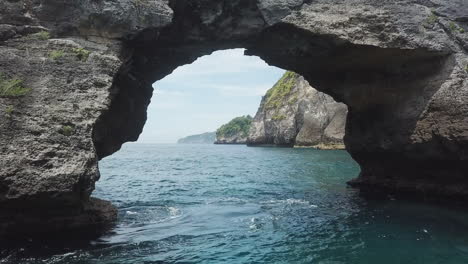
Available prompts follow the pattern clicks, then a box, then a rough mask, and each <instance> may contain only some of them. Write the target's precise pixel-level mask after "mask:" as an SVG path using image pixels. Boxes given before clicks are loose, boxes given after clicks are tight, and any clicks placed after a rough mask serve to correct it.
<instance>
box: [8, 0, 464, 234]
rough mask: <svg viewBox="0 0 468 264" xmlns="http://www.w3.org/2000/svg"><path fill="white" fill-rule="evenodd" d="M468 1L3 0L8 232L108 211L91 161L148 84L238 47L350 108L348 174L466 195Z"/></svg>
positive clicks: (375, 185) (77, 224) (384, 186)
mask: <svg viewBox="0 0 468 264" xmlns="http://www.w3.org/2000/svg"><path fill="white" fill-rule="evenodd" d="M467 10H468V2H467V1H462V0H457V1H455V0H454V1H445V0H400V1H381V0H316V1H309V0H288V1H272V0H232V1H217V0H177V1H176V0H154V1H136V0H120V1H96V0H81V1H63V0H47V1H45V0H23V1H11V0H0V72H1V73H2V77H1V78H2V81H1V84H0V237H2V238H4V237H6V236H7V235H13V236H15V237H16V236H18V235H19V234H24V235H25V236H27V237H29V236H30V235H31V234H34V233H36V234H37V233H38V234H41V233H42V234H44V233H46V234H52V233H54V234H58V233H59V232H58V231H63V232H64V231H70V230H75V231H77V230H82V229H83V228H88V229H87V230H91V229H95V227H97V226H100V224H102V223H104V222H108V221H109V220H110V219H113V218H115V209H113V208H112V206H110V205H109V203H106V202H98V201H97V200H94V199H92V198H90V195H91V193H92V191H93V189H94V183H95V182H96V181H97V180H98V179H99V169H98V160H99V159H102V158H104V157H106V156H108V155H111V154H112V153H114V152H115V151H117V150H119V148H120V147H121V146H122V144H123V143H125V142H128V141H135V140H137V139H138V136H139V134H140V133H141V131H142V128H143V126H144V124H145V121H146V109H147V107H148V104H149V102H150V100H151V96H152V92H153V88H152V84H153V83H154V82H155V81H157V80H160V79H162V78H163V77H165V76H167V75H168V74H170V73H171V72H172V71H174V70H175V69H176V68H177V67H178V66H181V65H184V64H187V63H191V62H193V61H195V60H196V59H197V58H198V57H200V56H203V55H207V54H210V53H211V52H213V51H215V50H220V49H229V48H245V49H246V54H248V55H256V56H260V57H261V58H262V59H264V60H265V61H266V62H267V63H269V64H271V65H274V66H277V67H281V68H284V69H288V70H291V71H294V72H297V73H298V74H300V75H302V76H304V78H305V79H306V80H307V81H308V82H309V83H310V84H311V85H312V86H313V87H314V88H316V89H317V90H319V91H321V92H324V93H326V94H328V95H330V96H332V97H333V98H334V99H336V100H337V101H339V102H343V103H344V104H346V105H347V106H348V118H347V123H346V135H345V144H346V149H347V150H348V151H349V153H350V154H351V155H352V157H353V158H354V159H355V160H356V161H357V162H358V163H359V165H360V167H361V174H360V175H359V177H358V178H357V180H355V181H353V183H352V184H353V186H357V187H360V188H362V189H370V190H379V191H382V190H384V191H389V192H396V193H400V192H406V193H412V194H419V195H421V196H424V197H425V198H430V197H454V196H457V197H468V179H467V177H466V175H467V174H468V153H467V151H466V150H467V149H468V103H467V102H468V16H467ZM457 199H458V198H457ZM89 227H93V228H89ZM98 230H100V228H98ZM63 232H62V234H64V233H63Z"/></svg>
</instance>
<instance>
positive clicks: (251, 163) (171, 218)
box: [0, 144, 468, 264]
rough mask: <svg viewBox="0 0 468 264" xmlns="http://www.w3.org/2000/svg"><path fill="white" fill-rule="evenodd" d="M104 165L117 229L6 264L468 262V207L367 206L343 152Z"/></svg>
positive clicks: (200, 152)
mask: <svg viewBox="0 0 468 264" xmlns="http://www.w3.org/2000/svg"><path fill="white" fill-rule="evenodd" d="M100 169H101V174H102V176H101V180H100V181H99V182H98V183H97V186H96V191H95V192H94V196H96V197H99V198H103V199H107V200H110V201H112V202H113V203H114V204H115V205H117V206H118V208H119V221H118V224H117V227H116V228H114V229H113V230H111V231H110V232H109V233H108V234H106V235H105V236H103V237H101V238H100V239H98V240H93V241H75V240H74V238H73V237H71V238H70V241H68V242H67V243H61V242H60V243H56V244H51V245H48V244H43V245H40V246H37V245H35V246H32V245H24V246H22V247H19V248H17V249H15V250H9V251H5V250H4V251H3V253H7V254H6V255H5V256H3V258H1V259H0V263H95V264H98V263H99V264H110V263H122V264H123V263H125V264H133V263H144V264H150V263H317V264H345V263H346V264H347V263H352V264H354V263H356V264H358V263H359V264H361V263H370V264H371V263H372V264H386V263H389V264H390V263H391V264H395V263H402V264H403V263H404V264H411V263H415V264H416V263H421V264H433V263H434V264H435V263H441V264H450V263H454V264H461V263H468V214H467V213H465V212H464V210H462V209H459V208H451V207H450V208H449V207H447V206H444V205H430V204H425V203H421V202H409V201H401V200H397V199H385V200H369V199H364V198H362V197H361V196H360V195H359V192H357V191H356V190H353V189H351V188H348V187H347V186H346V184H345V182H346V181H347V180H350V179H351V178H353V177H355V176H356V175H357V174H358V173H359V168H358V166H357V164H356V163H355V162H354V161H353V160H352V159H351V157H350V156H349V155H348V154H347V152H345V151H320V150H312V149H287V148H261V147H255V148H250V147H246V146H238V145H236V146H226V145H224V146H223V145H175V144H174V145H150V144H146V145H145V144H127V145H125V146H124V147H123V149H122V150H121V151H119V152H118V153H116V154H114V155H112V156H111V157H108V158H106V159H104V160H103V161H101V163H100ZM465 211H466V210H465ZM69 243H70V245H69ZM31 244H33V242H31Z"/></svg>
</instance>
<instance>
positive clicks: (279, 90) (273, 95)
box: [265, 71, 299, 109]
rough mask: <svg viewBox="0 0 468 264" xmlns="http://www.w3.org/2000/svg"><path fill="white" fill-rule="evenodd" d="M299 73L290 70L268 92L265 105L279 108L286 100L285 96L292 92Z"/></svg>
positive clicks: (269, 107)
mask: <svg viewBox="0 0 468 264" xmlns="http://www.w3.org/2000/svg"><path fill="white" fill-rule="evenodd" d="M298 76H299V75H298V74H297V73H295V72H291V71H288V72H286V73H285V74H284V75H283V77H281V79H280V80H279V81H278V82H277V83H276V84H275V86H273V87H272V88H271V89H270V90H268V92H267V93H266V95H265V97H266V103H265V107H266V108H267V109H274V108H279V107H281V106H282V105H283V103H284V102H285V100H284V98H285V97H286V96H288V95H289V94H290V93H291V90H292V88H293V87H294V84H295V83H296V80H297V77H298Z"/></svg>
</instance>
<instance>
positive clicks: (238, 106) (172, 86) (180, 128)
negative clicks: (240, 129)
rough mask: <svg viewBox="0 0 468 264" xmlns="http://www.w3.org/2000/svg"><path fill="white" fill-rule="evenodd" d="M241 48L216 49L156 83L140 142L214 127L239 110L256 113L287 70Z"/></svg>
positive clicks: (169, 138) (170, 138) (167, 140)
mask: <svg viewBox="0 0 468 264" xmlns="http://www.w3.org/2000/svg"><path fill="white" fill-rule="evenodd" d="M243 54H244V50H243V49H232V50H223V51H216V52H214V53H213V54H211V55H208V56H203V57H200V58H198V60H196V61H195V62H194V63H192V64H189V65H184V66H181V67H179V68H177V69H176V70H175V71H174V72H173V73H172V74H170V75H168V76H166V77H165V78H164V79H162V80H160V81H158V82H156V83H154V84H153V87H154V88H155V90H154V94H153V98H152V102H151V104H150V106H149V108H148V121H147V122H146V125H145V128H144V130H143V133H142V134H141V135H140V139H139V140H138V142H141V143H175V142H176V141H177V139H179V138H182V137H185V136H188V135H193V134H199V133H204V132H211V131H215V130H216V129H217V128H218V127H219V126H221V125H222V124H224V123H226V122H228V121H229V120H231V119H232V118H234V117H236V116H241V115H247V114H250V115H252V116H254V115H255V113H256V112H257V109H258V106H259V104H260V100H261V98H262V96H263V95H264V94H265V92H266V91H267V90H268V89H269V88H271V87H272V86H273V85H274V84H275V83H276V81H277V80H279V78H281V75H282V74H283V73H284V70H282V69H279V68H276V67H272V66H269V65H267V64H266V63H265V62H264V61H263V60H261V59H260V58H258V57H254V56H244V55H243Z"/></svg>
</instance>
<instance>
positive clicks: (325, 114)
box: [247, 72, 348, 149]
mask: <svg viewBox="0 0 468 264" xmlns="http://www.w3.org/2000/svg"><path fill="white" fill-rule="evenodd" d="M347 112H348V110H347V107H346V105H344V104H342V103H337V102H335V101H334V100H333V98H331V97H330V96H328V95H326V94H324V93H321V92H319V91H317V90H315V89H314V88H312V86H310V85H309V83H308V82H307V81H306V80H305V79H304V78H303V77H302V76H300V75H299V74H296V73H293V72H286V73H285V74H284V75H283V77H282V78H281V79H280V80H279V81H278V82H277V83H276V84H275V86H273V88H271V89H270V90H268V92H267V93H266V95H265V96H264V97H263V98H262V102H261V103H260V107H259V109H258V112H257V114H256V115H255V118H254V120H253V122H252V127H251V128H250V132H249V138H248V140H247V142H248V144H249V145H278V146H310V147H315V148H325V149H343V148H344V143H343V137H344V131H345V124H346V114H347Z"/></svg>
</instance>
